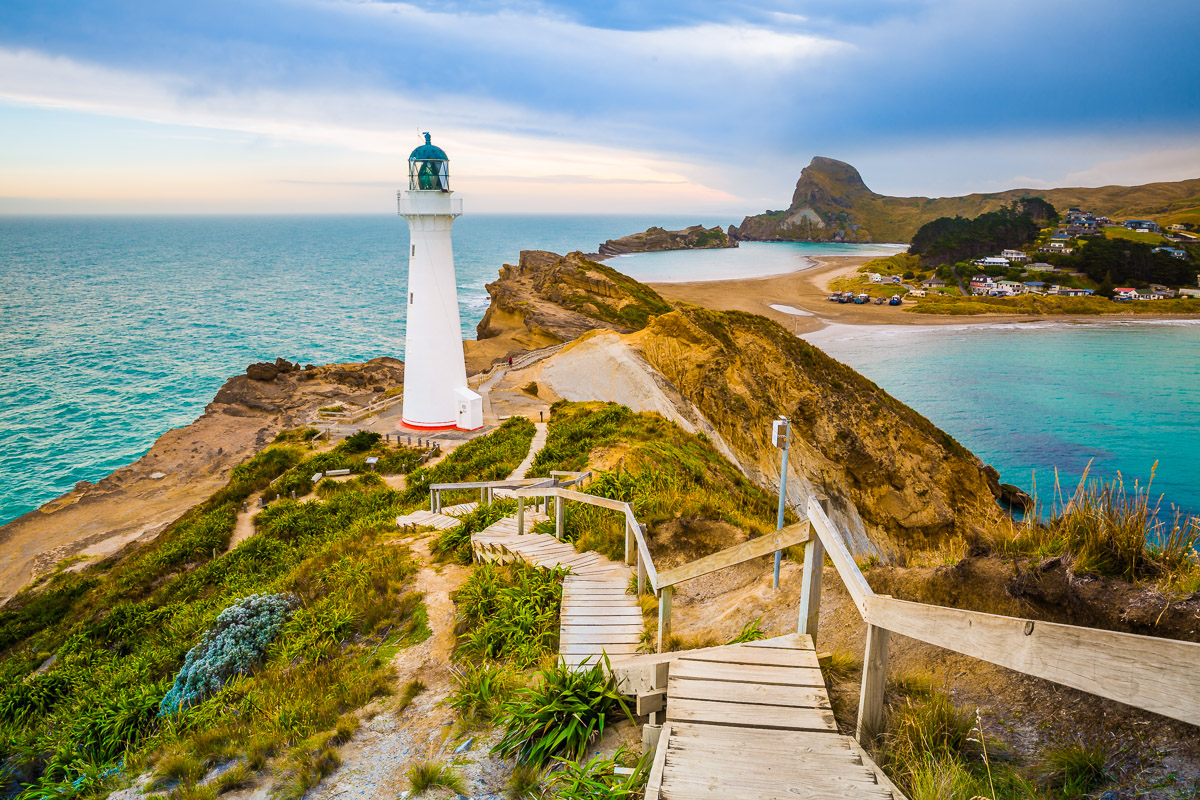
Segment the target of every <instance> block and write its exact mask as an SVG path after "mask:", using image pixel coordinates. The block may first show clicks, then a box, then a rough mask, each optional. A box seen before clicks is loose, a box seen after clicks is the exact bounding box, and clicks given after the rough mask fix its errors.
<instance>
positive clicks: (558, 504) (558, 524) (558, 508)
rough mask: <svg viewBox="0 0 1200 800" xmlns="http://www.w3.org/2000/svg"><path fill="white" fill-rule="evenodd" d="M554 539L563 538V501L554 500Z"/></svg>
mask: <svg viewBox="0 0 1200 800" xmlns="http://www.w3.org/2000/svg"><path fill="white" fill-rule="evenodd" d="M554 537H555V538H556V539H562V538H563V499H562V498H561V497H556V498H554Z"/></svg>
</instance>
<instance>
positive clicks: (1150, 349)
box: [804, 319, 1200, 513]
mask: <svg viewBox="0 0 1200 800" xmlns="http://www.w3.org/2000/svg"><path fill="white" fill-rule="evenodd" d="M804 338H805V339H806V340H807V341H809V342H811V343H812V344H814V345H816V346H817V347H820V348H821V349H822V350H824V351H825V352H826V353H828V354H829V355H831V356H833V357H834V358H836V359H838V360H840V361H842V362H844V363H846V364H848V365H849V366H851V367H853V368H854V369H856V370H858V371H859V372H861V373H862V374H863V375H865V376H867V377H868V378H870V379H871V380H873V381H875V383H877V384H878V385H879V386H881V387H883V388H884V389H885V390H887V391H888V392H889V393H891V394H892V395H893V396H895V397H896V398H898V399H900V400H902V401H903V402H905V403H907V404H908V405H910V406H911V407H913V408H914V409H916V410H917V411H918V412H920V413H921V414H924V415H925V416H926V417H927V418H929V419H930V420H931V421H932V422H933V423H934V424H936V425H937V426H938V427H940V428H942V429H943V430H945V431H947V432H948V433H950V434H951V435H952V436H954V437H955V438H956V439H958V441H959V442H961V443H962V444H963V445H964V446H966V447H967V448H968V449H970V450H972V451H974V452H975V453H976V454H977V455H978V456H979V457H980V458H982V459H983V460H984V461H985V462H987V463H989V464H991V465H993V466H995V467H996V469H998V470H999V471H1000V475H1001V479H1002V480H1003V481H1004V482H1006V483H1014V484H1017V485H1019V486H1021V487H1022V488H1024V489H1026V490H1027V491H1030V492H1031V493H1032V492H1033V491H1034V490H1035V488H1036V493H1037V496H1038V499H1039V500H1040V501H1041V502H1042V503H1043V505H1044V507H1045V508H1047V509H1052V508H1053V507H1054V503H1055V501H1056V497H1055V495H1056V490H1055V484H1056V482H1057V483H1058V485H1059V486H1060V487H1061V489H1062V492H1063V493H1064V494H1065V495H1066V497H1067V498H1069V497H1070V494H1071V492H1072V491H1073V490H1074V489H1075V487H1076V485H1077V484H1078V482H1079V480H1080V478H1081V476H1083V474H1084V472H1085V470H1086V471H1088V474H1089V475H1090V477H1092V478H1099V479H1103V480H1113V479H1115V478H1117V477H1118V476H1119V477H1120V478H1121V479H1122V480H1123V482H1124V484H1125V487H1126V489H1128V490H1131V491H1132V489H1133V487H1134V484H1135V482H1136V483H1137V484H1138V485H1139V487H1140V488H1146V486H1147V484H1148V483H1149V482H1150V479H1151V474H1152V472H1153V473H1154V474H1153V483H1151V484H1150V485H1149V488H1150V496H1151V498H1152V499H1154V500H1155V501H1158V500H1159V499H1161V502H1162V505H1161V509H1162V510H1164V511H1167V512H1169V511H1170V507H1171V506H1172V505H1175V506H1177V507H1179V508H1180V509H1182V510H1185V511H1188V512H1191V513H1200V359H1198V356H1200V320H1190V319H1186V320H1163V321H1150V320H1131V321H1125V320H1122V321H1111V320H1097V321H1087V322H1031V323H1017V324H986V323H984V324H979V325H974V324H972V325H948V326H928V327H916V326H903V325H885V326H865V325H864V326H853V325H831V326H829V327H827V328H824V329H822V330H820V331H817V332H814V333H810V334H805V335H804ZM1156 464H1157V470H1155V465H1156Z"/></svg>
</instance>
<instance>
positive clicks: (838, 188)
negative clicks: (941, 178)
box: [732, 156, 1200, 242]
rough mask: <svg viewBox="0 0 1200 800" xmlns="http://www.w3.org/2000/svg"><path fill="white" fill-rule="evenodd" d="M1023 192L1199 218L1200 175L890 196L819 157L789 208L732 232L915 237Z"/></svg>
mask: <svg viewBox="0 0 1200 800" xmlns="http://www.w3.org/2000/svg"><path fill="white" fill-rule="evenodd" d="M1021 197H1043V198H1045V199H1046V200H1048V201H1049V202H1050V203H1052V204H1054V206H1055V208H1058V209H1060V210H1065V209H1067V208H1069V207H1072V206H1077V207H1080V208H1086V209H1089V210H1091V211H1094V212H1095V213H1097V214H1102V215H1105V216H1108V217H1112V218H1113V219H1124V218H1127V217H1136V218H1140V219H1152V220H1155V221H1157V222H1159V223H1160V224H1163V225H1169V224H1172V223H1175V222H1192V223H1196V224H1200V178H1193V179H1190V180H1186V181H1176V182H1174V183H1148V184H1145V185H1143V186H1101V187H1098V188H1093V189H1089V188H1071V189H1009V190H1007V191H1003V192H995V193H991V194H969V195H965V196H963V197H889V196H887V195H882V194H877V193H875V192H873V191H871V190H870V189H869V188H867V185H866V184H865V183H864V182H863V179H862V176H860V175H859V174H858V170H856V169H855V168H854V167H852V166H850V165H849V164H847V163H845V162H842V161H836V160H834V159H832V158H824V157H821V156H817V157H816V158H814V159H813V160H812V162H811V163H810V164H809V165H808V166H807V167H805V168H804V169H803V170H802V171H801V173H800V180H798V181H797V182H796V191H795V192H794V193H793V194H792V203H791V205H790V206H788V208H787V209H786V210H784V211H768V212H766V213H764V214H759V215H757V216H753V217H746V218H745V219H744V220H743V221H742V224H741V225H739V226H738V227H736V228H734V229H733V231H732V233H733V235H734V236H735V237H736V238H738V239H742V240H747V241H821V242H829V241H846V242H908V241H909V240H911V239H912V236H913V234H914V233H916V231H917V229H918V228H920V227H921V226H922V225H924V224H925V223H926V222H931V221H932V220H935V219H937V218H938V217H954V216H963V217H977V216H979V215H980V214H983V213H984V212H987V211H995V210H996V209H998V208H1000V207H1001V206H1005V205H1008V204H1009V203H1011V202H1012V201H1013V200H1016V199H1019V198H1021Z"/></svg>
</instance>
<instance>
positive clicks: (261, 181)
mask: <svg viewBox="0 0 1200 800" xmlns="http://www.w3.org/2000/svg"><path fill="white" fill-rule="evenodd" d="M1197 42H1200V3H1198V2H1196V0H1149V1H1148V0H1139V1H1138V2H1124V1H1116V0H1109V1H1107V2H1106V0H1088V2H1073V1H1072V0H992V2H985V1H984V0H910V1H908V2H901V1H900V0H836V1H834V0H826V2H823V3H817V2H807V1H805V0H793V1H792V2H787V1H786V0H755V2H722V1H721V0H690V1H689V0H680V2H656V0H615V1H614V2H603V1H601V0H596V1H595V2H587V1H586V0H584V2H569V1H568V0H541V1H539V0H512V1H511V2H503V1H501V2H474V1H473V0H464V2H453V0H449V1H443V2H426V1H425V0H415V1H414V2H382V1H378V0H205V1H204V2H194V1H193V2H190V3H182V2H175V0H159V2H149V0H137V1H135V0H93V1H91V2H88V1H87V0H4V3H3V4H0V213H8V214H12V213H18V214H28V213H34V214H37V213H102V214H103V213H118V214H119V213H388V212H392V211H393V210H394V204H395V199H394V192H395V190H396V189H397V188H400V187H401V185H402V184H403V183H404V182H405V180H406V178H405V176H406V163H405V160H406V158H407V156H408V153H409V152H410V151H411V150H412V148H413V147H415V146H417V145H418V144H419V143H420V141H421V139H420V136H419V134H420V132H421V131H430V132H431V133H432V134H433V141H434V142H435V143H436V144H438V145H440V146H441V147H443V148H444V149H445V150H446V151H447V152H448V154H449V156H450V169H451V182H452V185H453V188H454V189H455V190H456V191H457V192H458V194H459V196H462V197H464V198H465V199H466V201H467V203H468V208H470V209H472V210H475V211H481V212H575V213H634V212H636V213H654V212H662V213H697V214H700V213H703V214H726V215H729V216H730V217H731V219H737V218H738V217H740V215H743V214H752V213H757V212H760V211H762V210H764V209H767V208H784V207H786V206H787V204H788V202H789V201H790V198H791V193H792V189H793V187H794V185H795V181H796V178H797V177H798V176H799V174H800V170H801V169H802V168H803V167H804V166H805V165H806V164H807V163H808V162H809V160H810V159H811V158H812V157H813V156H817V155H820V156H828V157H832V158H837V159H841V160H843V161H847V162H849V163H851V164H853V165H855V166H856V167H857V168H858V169H859V171H860V172H861V174H862V176H863V178H864V180H865V181H866V183H867V185H868V186H870V187H871V188H872V189H874V190H875V191H878V192H881V193H884V194H894V195H903V196H912V195H925V196H945V195H956V194H965V193H968V192H974V191H998V190H1002V189H1007V188H1017V187H1029V188H1047V187H1053V186H1100V185H1106V184H1111V183H1120V184H1137V183H1146V182H1151V181H1169V180H1181V179H1184V178H1195V177H1200V57H1198V56H1197Z"/></svg>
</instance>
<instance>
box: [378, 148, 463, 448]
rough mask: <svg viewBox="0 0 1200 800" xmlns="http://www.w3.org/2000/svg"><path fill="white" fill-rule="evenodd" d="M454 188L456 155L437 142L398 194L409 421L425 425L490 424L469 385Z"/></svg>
mask: <svg viewBox="0 0 1200 800" xmlns="http://www.w3.org/2000/svg"><path fill="white" fill-rule="evenodd" d="M452 194H453V192H451V191H450V160H449V159H448V158H447V157H446V152H445V151H444V150H442V149H441V148H440V147H437V146H436V145H434V144H433V143H432V142H431V141H430V136H429V134H428V133H426V134H425V144H423V145H421V146H420V147H418V148H417V149H416V150H413V151H412V155H410V156H409V157H408V189H407V190H406V191H400V192H397V193H396V199H397V203H398V206H399V214H400V216H402V217H404V218H405V219H406V220H408V235H409V248H408V298H407V299H408V303H407V305H406V312H405V336H404V407H403V413H402V415H401V421H402V425H403V426H405V427H407V428H415V429H418V430H442V429H450V428H458V429H460V430H476V429H478V428H482V427H483V398H481V397H480V396H479V395H478V394H476V393H475V392H473V391H471V390H470V388H468V387H467V367H466V362H465V360H464V358H463V339H462V321H461V319H460V318H459V312H458V289H457V282H456V281H455V278H454V250H453V249H452V247H451V244H450V228H451V226H452V225H453V224H454V220H455V219H457V218H458V217H459V216H461V215H462V200H459V199H456V198H454V197H452V196H451V195H452Z"/></svg>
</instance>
